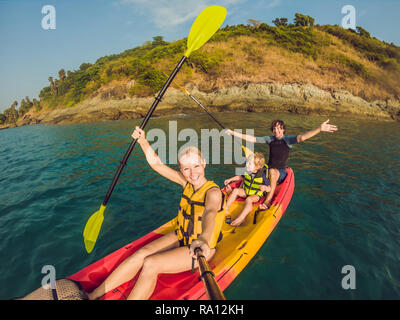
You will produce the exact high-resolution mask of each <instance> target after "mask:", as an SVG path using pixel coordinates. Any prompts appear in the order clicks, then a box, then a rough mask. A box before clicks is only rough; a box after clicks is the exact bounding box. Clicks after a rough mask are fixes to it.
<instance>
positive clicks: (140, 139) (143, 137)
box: [132, 126, 146, 143]
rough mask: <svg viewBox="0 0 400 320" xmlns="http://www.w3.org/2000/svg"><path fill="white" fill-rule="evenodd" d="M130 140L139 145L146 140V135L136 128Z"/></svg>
mask: <svg viewBox="0 0 400 320" xmlns="http://www.w3.org/2000/svg"><path fill="white" fill-rule="evenodd" d="M132 138H133V139H137V141H138V142H139V143H142V142H143V141H145V140H146V134H145V132H144V131H143V130H142V129H140V128H139V127H138V126H136V128H135V131H133V133H132Z"/></svg>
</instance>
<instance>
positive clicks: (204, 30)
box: [184, 6, 226, 57]
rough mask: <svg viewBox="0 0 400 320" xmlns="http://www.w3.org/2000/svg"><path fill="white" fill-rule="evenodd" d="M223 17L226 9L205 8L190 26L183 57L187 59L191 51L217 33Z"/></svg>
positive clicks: (217, 7) (216, 7)
mask: <svg viewBox="0 0 400 320" xmlns="http://www.w3.org/2000/svg"><path fill="white" fill-rule="evenodd" d="M225 17H226V9H225V8H224V7H221V6H210V7H207V8H205V9H204V10H203V11H202V12H201V13H200V14H199V15H198V17H197V18H196V20H195V21H194V22H193V24H192V28H191V29H190V32H189V36H188V40H187V50H186V52H185V54H184V56H185V57H189V56H190V54H191V53H192V51H195V50H197V49H199V48H200V47H201V46H202V45H203V44H205V43H206V42H207V41H208V40H209V39H210V38H211V37H212V36H213V35H214V33H215V32H217V30H218V29H219V27H220V26H221V25H222V23H223V22H224V20H225Z"/></svg>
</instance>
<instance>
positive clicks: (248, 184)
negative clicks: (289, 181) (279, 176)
mask: <svg viewBox="0 0 400 320" xmlns="http://www.w3.org/2000/svg"><path fill="white" fill-rule="evenodd" d="M263 172H265V175H266V176H267V177H268V166H267V165H264V167H263V168H261V169H260V170H258V171H257V173H256V174H255V175H254V176H251V175H250V174H249V173H247V172H245V173H244V181H243V190H244V192H246V195H247V196H253V195H257V196H259V197H262V196H263V195H264V192H262V191H261V190H260V185H262V184H263Z"/></svg>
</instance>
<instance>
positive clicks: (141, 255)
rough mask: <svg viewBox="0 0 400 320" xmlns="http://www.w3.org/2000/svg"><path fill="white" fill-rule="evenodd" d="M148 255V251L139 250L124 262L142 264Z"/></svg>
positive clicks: (144, 249)
mask: <svg viewBox="0 0 400 320" xmlns="http://www.w3.org/2000/svg"><path fill="white" fill-rule="evenodd" d="M149 255H150V252H149V250H147V249H146V248H141V249H139V250H138V251H136V252H135V253H134V254H132V255H131V256H130V257H128V258H127V259H126V260H125V261H126V262H127V263H137V262H139V261H141V262H142V263H143V262H144V260H145V259H146V257H147V256H149Z"/></svg>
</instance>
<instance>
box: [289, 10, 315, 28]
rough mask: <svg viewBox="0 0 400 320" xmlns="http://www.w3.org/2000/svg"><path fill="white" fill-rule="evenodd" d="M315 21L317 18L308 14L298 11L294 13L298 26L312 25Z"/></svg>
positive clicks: (295, 22)
mask: <svg viewBox="0 0 400 320" xmlns="http://www.w3.org/2000/svg"><path fill="white" fill-rule="evenodd" d="M314 23H315V19H314V18H313V17H310V16H306V15H304V14H301V13H296V14H295V15H294V24H295V26H296V27H308V26H310V27H312V26H313V25H314Z"/></svg>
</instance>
